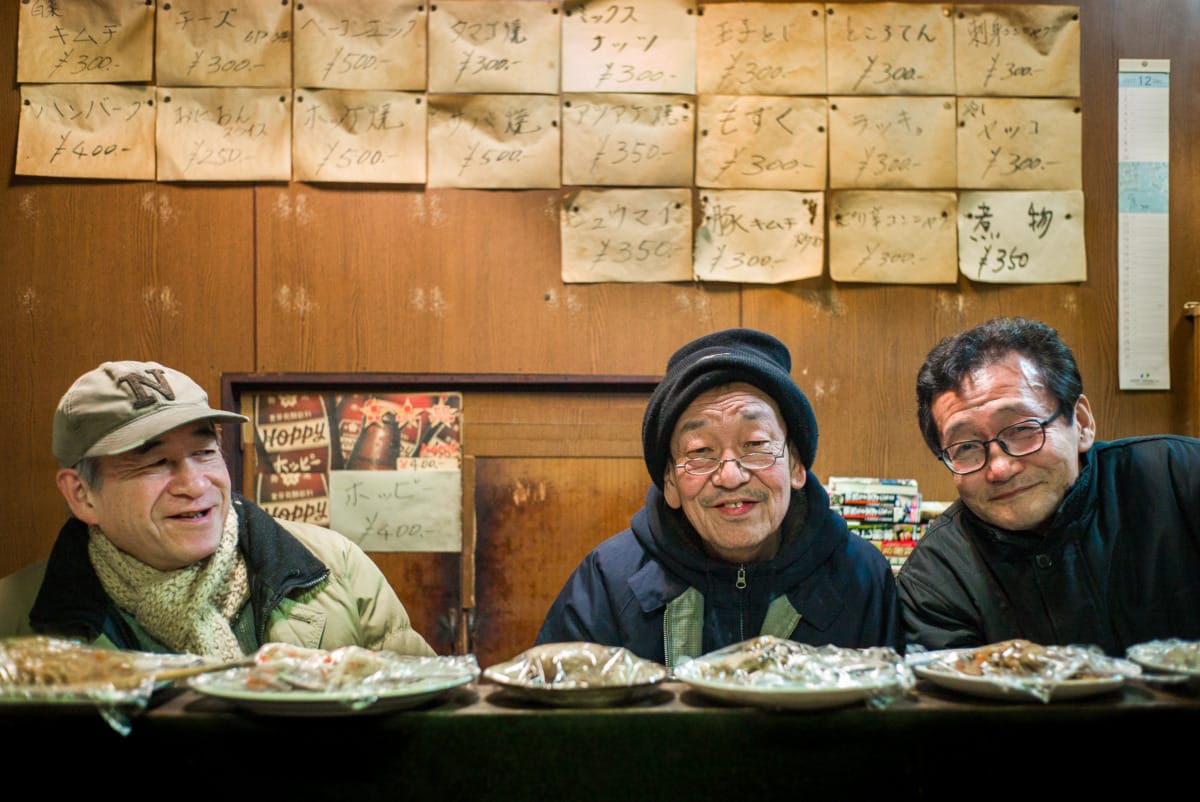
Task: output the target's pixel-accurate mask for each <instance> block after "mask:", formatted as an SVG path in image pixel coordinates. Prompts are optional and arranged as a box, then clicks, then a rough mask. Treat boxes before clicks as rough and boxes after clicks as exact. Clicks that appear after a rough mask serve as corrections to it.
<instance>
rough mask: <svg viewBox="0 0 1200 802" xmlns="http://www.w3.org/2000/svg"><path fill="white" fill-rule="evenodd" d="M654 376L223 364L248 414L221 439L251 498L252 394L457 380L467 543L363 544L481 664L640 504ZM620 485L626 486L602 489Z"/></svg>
mask: <svg viewBox="0 0 1200 802" xmlns="http://www.w3.org/2000/svg"><path fill="white" fill-rule="evenodd" d="M658 381H659V377H657V376H581V375H557V374H556V375H527V374H404V373H388V374H379V373H357V374H340V373H339V374H311V373H289V374H254V373H231V374H225V375H224V376H222V380H221V405H222V407H223V408H224V409H228V410H232V411H237V412H241V413H242V414H245V415H246V416H247V417H249V418H251V422H250V423H247V424H244V425H242V426H233V427H225V428H224V429H223V430H222V441H223V443H222V444H223V447H224V450H225V452H226V455H227V458H228V460H229V465H230V473H231V476H232V477H233V481H234V489H235V490H236V491H237V492H239V493H242V494H243V495H246V496H247V497H249V498H254V495H255V494H254V492H253V491H252V488H253V487H254V483H255V479H256V476H257V475H258V465H257V460H258V459H259V455H258V453H257V451H256V448H255V445H254V433H253V431H252V427H253V425H254V400H255V398H256V397H259V398H261V397H264V396H266V395H275V396H278V395H281V394H286V395H293V396H297V397H312V396H315V395H320V394H325V393H331V392H332V393H345V394H356V395H360V396H361V395H364V394H368V395H369V394H381V395H390V394H396V393H400V394H412V395H417V394H423V393H424V394H437V393H460V394H461V396H462V430H463V431H462V436H461V454H462V471H463V498H462V504H463V509H462V524H463V540H462V550H461V552H451V553H446V552H442V553H437V552H424V551H403V552H391V551H370V552H369V554H370V556H371V558H372V559H373V560H374V561H375V562H376V564H377V565H379V567H380V569H381V570H382V571H383V573H384V575H385V576H386V577H387V578H388V581H389V582H390V583H391V584H392V586H393V587H394V588H395V589H396V592H397V593H398V594H399V595H400V597H401V599H402V600H403V601H404V603H405V606H406V607H407V608H408V610H409V614H410V616H411V617H412V620H413V625H414V626H415V627H416V628H417V630H418V631H419V632H421V634H422V635H424V636H425V638H426V639H427V640H428V641H429V642H430V644H431V645H433V646H434V648H435V650H437V651H438V652H439V653H447V652H453V653H456V654H466V653H474V654H476V656H477V657H478V659H479V660H480V662H481V664H483V665H489V664H492V663H495V662H499V661H501V660H504V659H508V658H509V657H512V656H513V655H514V654H516V653H517V652H519V651H521V650H523V649H524V648H527V647H528V646H529V645H532V639H533V637H534V636H535V635H536V629H537V626H538V625H539V624H540V616H541V615H543V614H544V612H545V610H546V608H548V607H549V604H550V602H551V601H552V600H553V597H554V595H555V594H556V593H557V591H558V589H559V587H561V584H562V582H563V581H565V579H566V576H567V573H568V572H569V570H570V568H573V567H574V565H573V564H574V562H577V561H578V559H579V558H580V557H582V555H583V554H585V553H586V552H587V550H588V549H590V548H591V547H592V546H593V545H595V544H596V543H598V542H599V540H600V539H602V538H603V537H605V536H607V535H609V534H613V533H615V532H616V531H618V529H619V528H621V527H623V526H624V525H625V523H626V522H627V521H628V517H629V515H630V513H631V512H632V511H633V510H635V509H636V508H637V507H638V506H639V504H640V499H641V496H642V494H643V493H644V492H645V486H646V484H647V482H648V480H647V479H646V478H645V468H644V466H642V463H641V458H642V449H641V438H640V431H641V428H640V427H641V417H642V414H643V412H644V410H645V405H646V400H647V399H648V398H649V395H650V393H651V392H652V391H653V389H654V387H655V386H656V385H657V384H658ZM614 471H615V473H614ZM617 487H619V488H620V492H609V491H611V490H613V489H614V488H617ZM548 554H549V555H552V558H548V557H547V555H548ZM480 561H482V562H483V564H482V565H480V564H479V563H480Z"/></svg>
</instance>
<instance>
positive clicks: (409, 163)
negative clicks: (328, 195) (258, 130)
mask: <svg viewBox="0 0 1200 802" xmlns="http://www.w3.org/2000/svg"><path fill="white" fill-rule="evenodd" d="M426 111H427V107H426V105H425V98H424V95H422V94H421V93H418V92H386V91H370V90H363V91H355V90H351V89H311V90H296V102H295V105H294V107H293V113H294V115H295V118H294V120H293V122H292V138H293V139H292V176H293V178H294V179H295V180H297V181H354V182H362V183H371V182H373V183H394V184H422V183H424V182H425V127H426V117H427V113H426Z"/></svg>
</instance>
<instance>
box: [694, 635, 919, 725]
mask: <svg viewBox="0 0 1200 802" xmlns="http://www.w3.org/2000/svg"><path fill="white" fill-rule="evenodd" d="M675 678H676V679H679V680H681V681H683V682H685V683H686V684H687V685H688V686H690V687H691V688H694V689H695V690H696V691H698V692H699V693H701V694H702V695H704V696H708V697H711V698H713V699H717V700H719V701H722V702H727V703H733V704H744V705H752V706H755V707H766V708H774V709H781V710H816V709H822V708H830V707H840V706H843V705H849V704H854V703H860V702H861V703H869V704H872V705H876V706H884V705H887V704H890V703H891V702H892V701H894V700H895V699H897V698H899V697H901V696H903V695H904V694H905V693H907V691H908V690H909V689H910V688H911V687H912V686H913V684H914V683H915V678H914V676H913V674H912V671H911V670H910V669H909V668H908V666H907V665H906V664H905V663H904V660H903V658H902V657H900V655H899V654H898V653H897V652H896V651H895V650H893V649H888V648H884V647H875V648H869V649H850V648H842V647H838V646H812V645H810V644H806V643H797V642H795V641H791V640H786V639H783V638H777V637H774V636H771V635H761V636H759V637H757V638H752V639H750V640H747V641H743V642H741V643H737V644H733V645H731V646H727V647H725V648H723V649H717V650H716V651H713V652H709V653H708V654H705V655H702V656H700V657H695V658H692V659H690V660H685V661H684V662H683V663H681V664H680V665H678V666H676V668H675Z"/></svg>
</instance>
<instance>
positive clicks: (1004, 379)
mask: <svg viewBox="0 0 1200 802" xmlns="http://www.w3.org/2000/svg"><path fill="white" fill-rule="evenodd" d="M1055 409H1056V403H1055V401H1054V398H1053V397H1052V396H1051V395H1050V393H1049V392H1048V391H1047V389H1046V387H1045V385H1044V383H1043V382H1042V380H1041V377H1040V374H1039V373H1038V371H1037V369H1036V367H1035V366H1034V365H1033V363H1032V362H1030V361H1029V360H1028V359H1026V358H1025V357H1023V356H1021V355H1020V354H1016V353H1010V354H1008V355H1007V356H1005V357H1003V358H1002V359H999V360H997V361H995V362H992V363H990V364H987V365H984V366H982V367H980V368H979V369H978V370H975V371H973V372H972V373H971V374H970V375H969V376H967V378H966V379H965V380H964V381H963V383H962V386H961V387H959V388H958V390H956V391H954V392H946V393H942V394H941V395H939V396H937V397H936V398H934V400H933V404H932V407H931V412H932V414H933V420H934V422H935V423H936V424H937V428H938V431H939V432H940V433H941V444H942V446H943V447H945V446H947V445H949V444H951V443H956V442H959V441H962V440H988V439H990V438H992V437H995V436H996V433H997V432H999V431H1000V430H1001V429H1003V428H1005V427H1006V426H1011V425H1012V424H1014V423H1017V422H1019V421H1023V420H1029V419H1030V418H1033V419H1036V420H1045V419H1046V418H1049V417H1050V416H1051V415H1052V414H1054V411H1055ZM1095 434H1096V425H1095V420H1094V419H1093V418H1092V408H1091V404H1090V403H1089V402H1088V400H1087V396H1083V395H1081V396H1080V397H1079V399H1078V400H1077V401H1076V402H1075V409H1074V418H1073V420H1071V421H1069V422H1068V421H1067V420H1066V419H1065V417H1064V416H1060V417H1058V418H1057V419H1056V420H1055V421H1053V422H1052V423H1051V424H1050V425H1048V426H1047V427H1046V443H1045V445H1043V446H1042V448H1041V450H1040V451H1037V452H1035V453H1033V454H1029V455H1027V456H1024V457H1010V456H1008V455H1007V454H1005V453H1004V451H1002V450H1001V449H1000V446H999V444H998V443H991V444H989V445H988V461H987V464H985V465H984V466H983V468H981V469H979V470H978V471H975V472H974V473H969V474H965V475H961V476H960V475H955V476H954V484H955V485H956V486H957V487H958V493H959V496H960V497H961V498H962V500H963V503H964V504H966V505H967V507H968V508H970V510H971V511H972V512H974V513H975V514H976V515H978V516H979V517H980V518H982V519H983V520H984V521H987V522H988V523H990V524H992V525H993V526H997V527H1000V528H1002V529H1008V530H1012V531H1026V530H1036V529H1038V528H1040V527H1041V526H1043V525H1044V524H1046V523H1047V522H1048V521H1049V520H1050V518H1051V516H1053V515H1054V512H1055V510H1057V509H1058V505H1059V504H1060V503H1061V502H1062V500H1063V497H1064V496H1065V495H1066V493H1067V491H1068V490H1069V489H1070V488H1071V486H1072V485H1073V484H1075V481H1076V480H1077V479H1078V478H1079V463H1080V455H1081V454H1083V452H1085V451H1087V450H1088V449H1089V448H1091V447H1092V443H1093V442H1095Z"/></svg>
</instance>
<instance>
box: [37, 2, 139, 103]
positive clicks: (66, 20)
mask: <svg viewBox="0 0 1200 802" xmlns="http://www.w3.org/2000/svg"><path fill="white" fill-rule="evenodd" d="M17 13H18V14H19V15H20V16H19V17H18V20H17V82H18V83H45V84H49V83H60V84H66V83H120V82H122V81H149V80H150V79H151V77H152V76H153V74H154V4H153V3H146V2H130V0H57V2H46V1H45V0H42V1H41V2H32V3H31V2H25V3H20V4H18V12H17Z"/></svg>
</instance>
